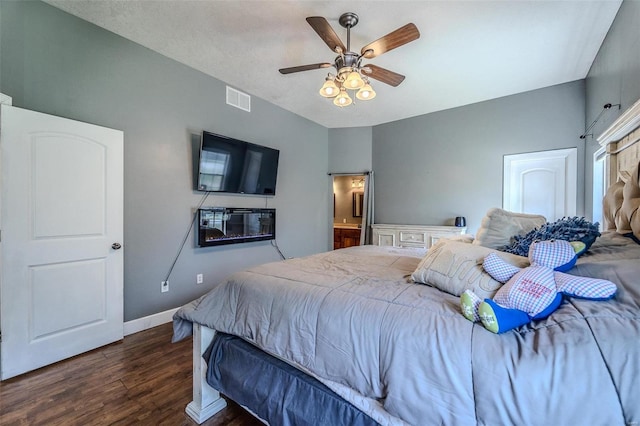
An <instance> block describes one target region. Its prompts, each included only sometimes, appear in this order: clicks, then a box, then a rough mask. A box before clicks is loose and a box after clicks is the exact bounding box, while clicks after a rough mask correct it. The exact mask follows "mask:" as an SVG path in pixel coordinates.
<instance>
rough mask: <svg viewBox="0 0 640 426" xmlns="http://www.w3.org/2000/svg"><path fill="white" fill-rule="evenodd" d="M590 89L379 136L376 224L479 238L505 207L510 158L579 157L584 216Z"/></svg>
mask: <svg viewBox="0 0 640 426" xmlns="http://www.w3.org/2000/svg"><path fill="white" fill-rule="evenodd" d="M583 129H584V81H583V80H580V81H575V82H571V83H566V84H561V85H557V86H552V87H548V88H545V89H540V90H535V91H531V92H526V93H521V94H517V95H513V96H508V97H504V98H499V99H495V100H491V101H486V102H481V103H477V104H473V105H468V106H464V107H460V108H454V109H450V110H446V111H441V112H436V113H432V114H427V115H423V116H419V117H414V118H409V119H406V120H400V121H396V122H392V123H388V124H383V125H379V126H376V127H374V128H373V170H374V171H375V173H376V174H375V177H376V182H375V196H376V210H375V222H376V223H394V224H398V223H407V224H429V225H452V224H453V219H454V217H455V216H465V217H466V218H467V226H468V231H467V232H470V233H475V231H476V230H477V228H478V226H479V224H480V220H481V219H482V217H483V216H484V214H485V213H486V211H487V210H488V209H489V208H491V207H501V206H502V169H503V156H504V155H507V154H519V153H525V152H535V151H544V150H551V149H561V148H573V147H576V148H577V149H578V163H579V164H578V196H577V210H578V214H582V212H583V210H584V196H583V194H584V185H583V179H582V176H583V173H584V167H583V161H584V147H583V145H582V143H581V139H579V135H580V134H581V133H582V131H583Z"/></svg>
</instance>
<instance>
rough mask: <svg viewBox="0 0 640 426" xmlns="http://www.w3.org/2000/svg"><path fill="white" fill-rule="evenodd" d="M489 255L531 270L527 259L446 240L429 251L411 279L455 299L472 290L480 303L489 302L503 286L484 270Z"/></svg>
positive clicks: (466, 243) (462, 242)
mask: <svg viewBox="0 0 640 426" xmlns="http://www.w3.org/2000/svg"><path fill="white" fill-rule="evenodd" d="M489 253H497V254H498V255H499V256H500V257H501V258H502V259H504V260H505V261H507V262H509V263H510V264H512V265H514V266H517V267H519V268H525V267H527V266H529V260H528V259H527V258H526V257H522V256H516V255H515V254H510V253H504V252H501V251H497V250H493V249H490V248H487V247H482V246H479V245H475V244H470V243H469V242H465V241H460V240H449V239H447V240H440V241H438V242H437V243H436V244H434V245H433V246H432V247H431V248H430V249H429V251H427V254H426V255H425V257H424V258H422V260H421V261H420V263H419V264H418V267H417V268H416V270H415V271H414V272H413V274H412V275H411V278H413V280H414V281H415V282H418V283H422V284H428V285H431V286H433V287H436V288H438V289H440V290H442V291H444V292H447V293H449V294H453V295H454V296H460V295H461V294H462V293H464V291H465V290H472V291H473V292H474V293H476V294H477V295H478V296H479V297H480V298H481V299H484V298H490V297H493V295H494V294H495V292H496V291H497V290H498V289H499V288H500V287H501V286H502V283H500V282H498V281H496V280H494V279H493V278H491V276H490V275H489V274H488V273H487V272H485V270H484V269H483V268H482V262H483V261H484V258H485V257H487V255H488V254H489Z"/></svg>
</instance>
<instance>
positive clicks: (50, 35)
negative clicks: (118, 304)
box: [0, 1, 331, 321]
mask: <svg viewBox="0 0 640 426" xmlns="http://www.w3.org/2000/svg"><path fill="white" fill-rule="evenodd" d="M0 24H1V25H0V42H1V44H0V52H1V56H0V61H1V62H0V77H1V79H0V92H2V93H5V94H7V95H9V96H12V97H13V104H14V106H17V107H22V108H27V109H31V110H35V111H40V112H44V113H48V114H53V115H58V116H63V117H67V118H71V119H75V120H80V121H85V122H89V123H95V124H99V125H102V126H106V127H111V128H115V129H120V130H123V131H124V135H125V141H124V155H125V160H124V179H125V180H124V182H125V183H124V185H125V188H124V206H125V210H124V224H125V230H124V232H125V235H124V250H125V266H124V279H125V282H124V298H125V318H124V319H125V321H128V320H132V319H135V318H139V317H143V316H146V315H150V314H153V313H157V312H162V311H164V310H167V309H170V308H174V307H177V306H180V305H182V304H184V303H186V302H188V301H190V300H192V299H194V298H195V297H197V296H199V295H201V294H202V293H204V292H205V291H206V290H207V289H208V288H210V287H211V286H212V285H213V284H214V283H216V282H218V281H219V280H221V279H222V278H224V277H225V276H227V275H228V274H229V273H231V272H234V271H237V270H239V269H242V268H245V267H247V266H250V265H254V264H259V263H264V262H267V261H274V260H277V259H279V256H278V254H277V252H276V250H275V248H273V247H271V245H270V244H269V243H268V242H264V243H247V244H239V245H234V246H223V247H217V248H206V249H199V248H195V238H194V237H193V234H192V235H190V236H189V239H188V241H187V244H186V246H185V248H184V250H183V252H182V254H181V256H180V258H179V260H178V262H177V264H176V267H175V269H174V271H173V273H172V275H171V277H170V291H169V292H168V293H161V292H160V282H161V281H162V280H164V279H165V276H166V274H167V273H168V271H169V268H170V266H171V263H172V261H173V259H174V256H175V255H176V254H177V252H178V248H179V245H180V243H181V241H182V238H183V237H184V235H185V233H186V231H187V229H188V226H189V223H190V221H191V218H192V212H193V209H194V208H195V207H196V206H197V205H198V203H199V201H200V199H201V197H202V193H198V192H194V191H193V190H192V188H193V182H192V171H193V170H192V138H193V135H198V134H199V133H200V132H201V131H202V130H209V131H213V132H216V133H220V134H224V135H227V136H231V137H235V138H239V139H245V140H248V141H250V142H254V143H258V144H263V145H267V146H270V147H274V148H277V149H279V150H280V168H279V173H278V184H277V195H276V196H275V197H273V198H267V199H265V198H264V197H256V196H240V195H235V196H234V195H230V196H221V195H211V196H209V198H208V200H207V201H206V203H205V205H206V206H227V207H264V206H265V205H268V207H274V208H276V209H277V225H276V226H277V238H278V243H279V246H280V248H281V250H282V251H283V252H284V254H285V255H286V256H296V257H297V256H302V255H307V254H312V253H316V252H320V251H324V250H326V249H327V247H328V246H329V244H330V240H329V236H328V233H327V229H326V228H324V227H318V226H317V225H318V224H319V223H327V224H329V223H330V222H331V217H330V216H329V212H330V207H329V199H330V198H329V197H330V192H329V191H330V189H329V188H328V185H327V179H328V178H327V171H328V142H327V141H328V130H327V129H326V128H324V127H322V126H319V125H317V124H315V123H312V122H310V121H308V120H306V119H303V118H301V117H299V116H296V115H294V114H292V113H290V112H287V111H285V110H282V109H280V108H277V107H275V106H274V105H272V104H269V103H266V102H264V101H262V100H261V99H258V98H256V97H252V112H251V113H247V112H244V111H242V110H239V109H236V108H233V107H229V106H227V105H226V104H225V84H224V83H223V82H221V81H219V80H216V79H214V78H212V77H209V76H207V75H205V74H202V73H200V72H198V71H195V70H193V69H191V68H189V67H186V66H184V65H181V64H179V63H177V62H175V61H173V60H170V59H168V58H166V57H164V56H162V55H160V54H158V53H155V52H153V51H151V50H149V49H146V48H143V47H141V46H140V45H137V44H135V43H133V42H130V41H128V40H126V39H124V38H121V37H119V36H117V35H114V34H113V33H110V32H108V31H105V30H103V29H101V28H99V27H96V26H94V25H92V24H89V23H87V22H85V21H83V20H80V19H77V18H75V17H73V16H71V15H69V14H66V13H64V12H62V11H60V10H58V9H55V8H53V7H50V6H48V5H46V4H44V3H41V2H26V1H21V2H4V1H3V2H0ZM239 89H242V88H239ZM196 138H197V136H196ZM197 273H203V274H204V277H205V284H204V285H196V283H195V278H196V274H197Z"/></svg>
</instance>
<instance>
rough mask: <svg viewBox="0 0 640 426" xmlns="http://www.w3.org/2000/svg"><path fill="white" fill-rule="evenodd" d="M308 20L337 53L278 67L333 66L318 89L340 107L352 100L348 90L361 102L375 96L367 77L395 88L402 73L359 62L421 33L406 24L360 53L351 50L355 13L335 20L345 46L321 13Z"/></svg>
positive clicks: (289, 70)
mask: <svg viewBox="0 0 640 426" xmlns="http://www.w3.org/2000/svg"><path fill="white" fill-rule="evenodd" d="M307 22H308V23H309V25H311V28H313V29H314V30H315V32H316V33H317V34H318V35H319V36H320V38H322V40H323V41H324V42H325V43H326V44H327V46H329V48H330V49H331V50H332V51H334V52H335V53H337V54H338V56H337V57H336V58H335V59H334V62H333V64H332V63H329V62H323V63H319V64H310V65H301V66H296V67H290V68H281V69H280V70H279V71H280V73H281V74H291V73H295V72H300V71H309V70H314V69H320V68H328V67H334V68H335V70H336V72H337V74H336V75H335V76H334V75H333V74H331V73H329V74H328V75H327V77H326V79H325V82H324V84H323V85H322V87H321V88H320V91H319V93H320V95H321V96H323V97H325V98H334V100H333V103H334V104H335V105H337V106H339V107H345V106H348V105H351V104H352V103H353V99H352V98H351V97H350V96H349V94H348V92H347V89H348V90H353V91H354V92H355V91H357V92H356V94H355V97H356V98H358V99H359V100H362V101H367V100H371V99H373V98H375V97H376V92H375V91H374V90H373V88H372V87H371V84H370V83H369V77H371V78H373V79H375V80H378V81H381V82H383V83H386V84H388V85H390V86H393V87H396V86H398V85H399V84H400V83H402V81H403V80H404V76H403V75H401V74H397V73H395V72H393V71H389V70H387V69H384V68H382V67H378V66H375V65H370V64H368V65H366V66H364V65H363V64H362V60H363V59H371V58H375V57H376V56H379V55H381V54H383V53H385V52H388V51H390V50H392V49H395V48H396V47H400V46H402V45H404V44H407V43H409V42H411V41H413V40H416V39H418V38H420V33H419V32H418V29H417V28H416V26H415V25H414V24H411V23H410V24H407V25H405V26H403V27H400V28H398V29H397V30H395V31H392V32H391V33H389V34H387V35H386V36H384V37H382V38H379V39H378V40H376V41H374V42H372V43H369V44H368V45H366V46H364V47H363V48H362V49H361V51H360V53H359V54H358V53H355V52H351V46H350V45H351V28H353V27H354V26H355V25H356V24H357V23H358V15H356V14H355V13H353V12H347V13H344V14H342V15H341V16H340V19H339V21H338V22H340V25H341V26H343V27H344V28H346V29H347V46H346V47H345V46H344V44H342V41H341V40H340V38H339V37H338V35H337V34H336V33H335V31H334V30H333V28H331V25H329V22H328V21H327V20H326V19H325V18H323V17H321V16H310V17H308V18H307Z"/></svg>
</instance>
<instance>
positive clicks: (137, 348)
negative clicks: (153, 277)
mask: <svg viewBox="0 0 640 426" xmlns="http://www.w3.org/2000/svg"><path fill="white" fill-rule="evenodd" d="M171 334H172V326H171V324H170V323H169V324H164V325H161V326H159V327H155V328H152V329H149V330H145V331H143V332H140V333H136V334H132V335H130V336H127V337H125V338H124V340H123V341H122V342H118V343H114V344H112V345H109V346H105V347H103V348H100V349H96V350H94V351H91V352H88V353H86V354H83V355H79V356H77V357H74V358H71V359H68V360H65V361H61V362H59V363H56V364H54V365H51V366H48V367H44V368H41V369H39V370H36V371H33V372H31V373H27V374H24V375H22V376H19V377H16V378H13V379H9V380H6V381H3V382H0V425H29V426H31V425H47V426H54V425H65V426H67V425H83V426H85V425H183V426H192V425H195V424H196V423H195V422H194V421H192V420H191V419H190V418H189V417H188V416H187V415H186V414H185V412H184V408H185V406H186V405H187V404H188V403H189V402H190V401H191V339H187V340H184V341H182V342H179V343H171ZM227 402H228V403H229V405H228V406H227V408H225V409H224V410H222V411H221V412H220V413H218V414H217V415H216V416H214V417H213V418H211V419H209V420H208V421H206V422H205V423H203V425H207V426H221V425H233V426H245V425H246V426H257V425H262V423H261V422H259V421H258V420H256V419H255V418H253V417H252V416H251V415H250V414H248V413H247V412H246V411H244V410H243V409H242V408H241V407H239V406H238V405H237V404H235V403H233V402H231V401H229V400H228V399H227Z"/></svg>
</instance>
